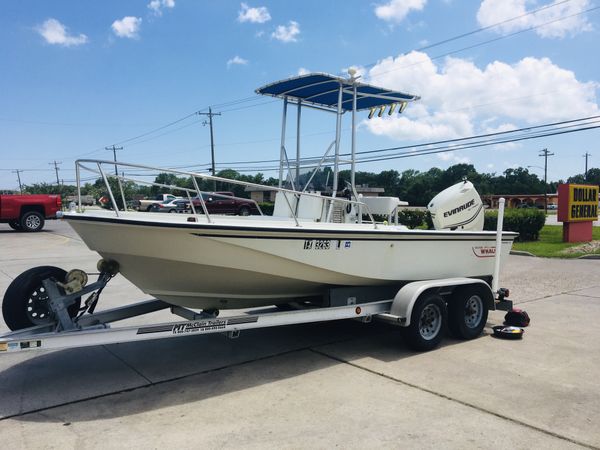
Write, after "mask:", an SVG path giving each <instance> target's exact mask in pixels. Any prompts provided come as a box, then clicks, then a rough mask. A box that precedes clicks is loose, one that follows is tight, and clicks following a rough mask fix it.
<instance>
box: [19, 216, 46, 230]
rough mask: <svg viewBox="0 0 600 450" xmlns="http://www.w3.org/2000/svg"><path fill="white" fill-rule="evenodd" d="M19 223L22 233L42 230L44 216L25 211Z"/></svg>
mask: <svg viewBox="0 0 600 450" xmlns="http://www.w3.org/2000/svg"><path fill="white" fill-rule="evenodd" d="M20 223H21V229H22V230H23V231H28V232H35V231H40V230H41V229H42V228H44V216H43V215H41V214H40V213H39V212H37V211H27V212H26V213H25V214H23V215H22V216H21V221H20Z"/></svg>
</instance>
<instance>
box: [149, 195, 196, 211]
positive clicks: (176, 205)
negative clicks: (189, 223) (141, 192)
mask: <svg viewBox="0 0 600 450" xmlns="http://www.w3.org/2000/svg"><path fill="white" fill-rule="evenodd" d="M187 204H189V200H187V201H186V200H184V199H182V198H176V199H172V200H165V201H163V202H159V203H155V204H153V205H152V206H151V207H150V211H151V212H161V213H178V212H183V211H185V210H186V209H189V208H186V205H187Z"/></svg>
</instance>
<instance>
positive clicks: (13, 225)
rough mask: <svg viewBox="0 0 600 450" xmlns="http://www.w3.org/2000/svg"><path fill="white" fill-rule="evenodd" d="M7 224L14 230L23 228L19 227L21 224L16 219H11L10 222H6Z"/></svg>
mask: <svg viewBox="0 0 600 450" xmlns="http://www.w3.org/2000/svg"><path fill="white" fill-rule="evenodd" d="M8 226H9V227H11V228H12V229H13V230H15V231H21V230H23V228H21V224H20V223H19V221H18V220H11V221H10V222H8Z"/></svg>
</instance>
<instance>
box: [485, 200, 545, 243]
mask: <svg viewBox="0 0 600 450" xmlns="http://www.w3.org/2000/svg"><path fill="white" fill-rule="evenodd" d="M545 223H546V215H545V214H544V212H543V211H541V210H539V209H529V208H528V209H505V210H504V222H503V226H502V228H503V229H504V231H515V232H517V233H519V237H518V238H517V239H518V240H519V241H537V240H538V238H539V236H540V231H541V230H542V228H543V226H544V224H545ZM497 224H498V211H486V212H485V222H484V225H483V229H484V230H492V231H496V227H497Z"/></svg>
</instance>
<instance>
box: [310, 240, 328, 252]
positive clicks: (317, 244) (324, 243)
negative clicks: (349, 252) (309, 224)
mask: <svg viewBox="0 0 600 450" xmlns="http://www.w3.org/2000/svg"><path fill="white" fill-rule="evenodd" d="M330 248H331V241H330V240H329V239H306V240H305V241H304V250H329V249H330Z"/></svg>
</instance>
